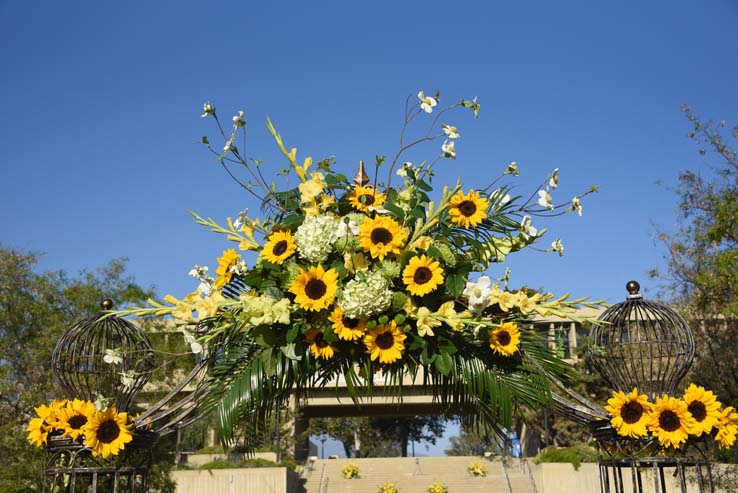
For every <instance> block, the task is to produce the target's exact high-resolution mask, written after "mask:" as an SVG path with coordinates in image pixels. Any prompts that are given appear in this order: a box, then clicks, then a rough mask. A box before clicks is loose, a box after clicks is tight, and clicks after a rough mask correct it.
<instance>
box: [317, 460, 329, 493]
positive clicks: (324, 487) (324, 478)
mask: <svg viewBox="0 0 738 493" xmlns="http://www.w3.org/2000/svg"><path fill="white" fill-rule="evenodd" d="M327 491H328V472H327V471H326V465H325V464H323V472H322V473H321V474H320V486H318V492H319V493H326V492H327Z"/></svg>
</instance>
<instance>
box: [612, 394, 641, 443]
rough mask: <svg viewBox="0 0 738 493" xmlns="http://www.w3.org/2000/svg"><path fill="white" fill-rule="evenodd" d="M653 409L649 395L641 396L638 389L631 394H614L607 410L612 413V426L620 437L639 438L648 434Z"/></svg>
mask: <svg viewBox="0 0 738 493" xmlns="http://www.w3.org/2000/svg"><path fill="white" fill-rule="evenodd" d="M652 407H653V405H652V404H651V403H650V402H648V396H647V395H645V394H641V395H639V394H638V389H633V391H632V392H630V393H629V394H626V393H625V392H623V391H617V392H613V393H612V398H610V399H608V400H607V406H605V410H606V411H607V412H608V413H610V416H611V418H610V424H611V425H612V427H613V428H614V429H615V431H617V432H618V434H619V435H621V436H624V437H631V438H638V437H642V436H645V435H646V434H647V433H648V430H646V425H647V424H648V422H649V419H650V413H651V409H652Z"/></svg>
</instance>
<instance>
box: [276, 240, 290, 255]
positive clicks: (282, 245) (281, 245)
mask: <svg viewBox="0 0 738 493" xmlns="http://www.w3.org/2000/svg"><path fill="white" fill-rule="evenodd" d="M286 251H287V241H286V240H281V241H278V242H277V243H275V244H274V248H272V253H273V254H274V255H276V256H280V255H282V254H283V253H284V252H286Z"/></svg>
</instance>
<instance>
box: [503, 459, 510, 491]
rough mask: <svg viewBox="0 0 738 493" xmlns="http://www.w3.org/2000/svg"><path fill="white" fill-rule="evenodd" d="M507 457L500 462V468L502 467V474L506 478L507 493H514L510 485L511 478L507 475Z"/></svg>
mask: <svg viewBox="0 0 738 493" xmlns="http://www.w3.org/2000/svg"><path fill="white" fill-rule="evenodd" d="M506 461H507V457H503V458H502V460H501V461H500V466H501V467H502V474H503V476H505V486H506V487H507V493H512V485H511V484H510V478H509V477H508V475H507V468H506V467H505V466H506Z"/></svg>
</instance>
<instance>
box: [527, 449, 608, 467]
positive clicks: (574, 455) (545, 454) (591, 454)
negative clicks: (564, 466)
mask: <svg viewBox="0 0 738 493" xmlns="http://www.w3.org/2000/svg"><path fill="white" fill-rule="evenodd" d="M533 460H534V461H535V463H536V464H541V463H544V462H568V463H570V464H571V465H572V466H574V469H575V470H577V471H578V470H579V467H580V466H581V465H582V462H597V450H596V449H595V448H594V447H590V446H588V445H583V444H579V445H574V446H573V447H566V448H557V447H554V446H551V447H546V448H545V449H543V450H542V451H541V453H540V454H538V455H537V456H535V457H534V458H533Z"/></svg>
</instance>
